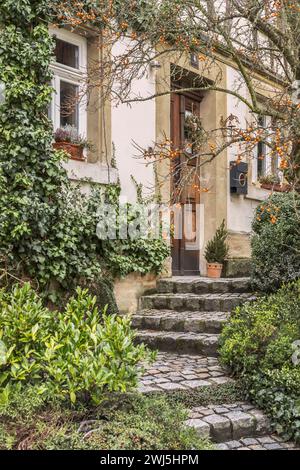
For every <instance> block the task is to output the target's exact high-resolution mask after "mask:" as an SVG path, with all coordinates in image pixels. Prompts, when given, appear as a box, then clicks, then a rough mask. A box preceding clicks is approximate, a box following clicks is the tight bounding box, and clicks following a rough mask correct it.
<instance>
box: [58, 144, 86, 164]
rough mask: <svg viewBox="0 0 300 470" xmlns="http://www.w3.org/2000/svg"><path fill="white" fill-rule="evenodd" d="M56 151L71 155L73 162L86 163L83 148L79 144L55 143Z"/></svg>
mask: <svg viewBox="0 0 300 470" xmlns="http://www.w3.org/2000/svg"><path fill="white" fill-rule="evenodd" d="M53 148H54V149H55V150H64V151H65V152H67V153H68V154H69V155H70V158H72V160H79V161H81V162H82V161H84V155H83V147H82V146H81V145H77V144H71V143H70V142H55V143H54V144H53Z"/></svg>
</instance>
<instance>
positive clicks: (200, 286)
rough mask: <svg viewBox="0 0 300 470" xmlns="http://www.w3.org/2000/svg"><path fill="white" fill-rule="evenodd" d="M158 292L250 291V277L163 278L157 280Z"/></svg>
mask: <svg viewBox="0 0 300 470" xmlns="http://www.w3.org/2000/svg"><path fill="white" fill-rule="evenodd" d="M157 291H158V292H159V293H162V294H163V293H184V292H186V293H193V292H194V293H225V292H228V293H230V292H232V293H243V292H245V293H246V292H251V285H250V278H247V277H245V278H221V279H208V278H201V277H199V278H198V279H197V278H196V279H192V280H190V279H184V278H183V279H173V278H164V279H160V280H158V282H157Z"/></svg>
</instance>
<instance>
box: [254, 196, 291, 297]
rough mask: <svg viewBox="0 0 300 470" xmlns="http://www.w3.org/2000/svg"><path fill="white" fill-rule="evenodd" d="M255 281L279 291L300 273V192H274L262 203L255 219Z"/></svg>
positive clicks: (260, 288)
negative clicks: (279, 288)
mask: <svg viewBox="0 0 300 470" xmlns="http://www.w3.org/2000/svg"><path fill="white" fill-rule="evenodd" d="M252 228H253V232H254V235H253V237H252V283H253V286H254V288H255V289H258V290H262V291H265V292H270V291H275V290H276V289H277V288H278V287H280V286H281V285H282V284H283V283H285V282H289V281H292V280H294V279H298V278H299V277H300V196H299V194H297V193H296V192H291V193H278V194H273V195H272V196H270V197H269V199H268V200H267V201H265V202H263V203H262V204H260V205H259V206H258V208H257V210H256V215H255V218H254V221H253V225H252Z"/></svg>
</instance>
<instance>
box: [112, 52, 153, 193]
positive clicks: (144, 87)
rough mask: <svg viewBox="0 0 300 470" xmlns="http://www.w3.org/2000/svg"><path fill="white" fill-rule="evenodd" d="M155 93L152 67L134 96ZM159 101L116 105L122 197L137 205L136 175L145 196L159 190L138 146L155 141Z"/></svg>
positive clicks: (135, 85)
mask: <svg viewBox="0 0 300 470" xmlns="http://www.w3.org/2000/svg"><path fill="white" fill-rule="evenodd" d="M125 48H126V44H123V43H118V44H117V46H115V47H114V50H113V54H115V55H118V54H120V53H122V51H124V49H125ZM154 94H155V72H154V71H151V68H150V67H149V70H148V73H147V74H146V75H145V76H144V77H141V78H139V79H137V80H134V81H133V83H132V95H133V96H136V97H138V96H139V95H141V96H143V97H147V96H152V95H154ZM155 112H156V107H155V100H154V99H153V100H149V101H143V102H140V103H139V102H134V103H131V104H119V105H118V106H115V105H114V104H112V142H113V147H114V149H115V159H116V166H117V168H118V171H119V177H120V183H121V188H122V196H123V197H124V198H126V199H127V200H128V202H135V200H136V188H135V184H134V183H133V181H132V177H131V176H132V175H133V176H134V178H135V180H136V181H137V183H138V184H142V185H143V193H144V195H145V196H147V195H149V194H151V193H152V192H153V190H154V187H155V174H154V169H153V166H152V165H149V166H146V164H145V161H144V160H143V159H142V158H137V157H138V155H139V152H138V150H137V149H136V148H135V143H136V144H137V145H138V146H140V147H141V148H143V149H147V148H148V147H151V146H152V145H153V143H154V142H155V118H156V116H155Z"/></svg>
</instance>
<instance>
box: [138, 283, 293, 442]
mask: <svg viewBox="0 0 300 470" xmlns="http://www.w3.org/2000/svg"><path fill="white" fill-rule="evenodd" d="M254 298H255V297H254V296H253V295H252V294H251V292H250V286H249V281H248V279H247V278H236V279H217V280H213V279H208V278H200V277H174V278H171V279H162V280H160V281H158V285H157V293H155V294H152V295H145V296H144V297H142V298H141V300H140V305H139V309H138V312H137V313H136V314H135V315H133V318H132V321H133V326H134V328H136V329H137V338H136V341H137V343H145V344H147V345H148V346H149V347H150V348H152V349H157V350H158V351H159V352H158V357H157V361H156V362H155V363H154V364H152V365H151V366H150V367H149V366H148V367H147V368H146V372H145V375H144V376H143V378H142V379H141V383H140V387H139V388H140V391H141V392H144V393H151V392H168V393H172V392H174V391H178V390H181V391H184V390H185V391H187V390H195V389H200V388H201V387H212V386H216V385H221V384H224V383H227V382H230V381H232V379H231V378H230V377H229V376H228V374H227V371H226V369H224V368H223V367H222V366H221V365H220V364H219V363H218V359H217V356H218V340H219V335H220V332H221V330H222V328H223V326H224V324H225V323H226V321H227V320H228V318H229V316H230V312H231V311H232V310H233V309H234V308H235V307H237V306H238V305H241V304H242V303H243V302H245V301H246V300H253V299H254ZM187 424H188V425H189V426H192V427H194V428H195V429H196V430H197V432H198V433H199V435H200V436H203V437H210V438H211V439H212V441H213V442H215V443H216V444H217V447H218V448H219V449H226V450H227V449H255V450H256V449H257V450H258V449H261V450H263V449H285V448H287V449H288V448H295V446H294V445H293V444H290V443H284V442H283V441H282V440H281V439H280V438H279V437H278V436H275V435H271V427H270V423H269V420H268V419H267V417H266V416H265V415H264V414H263V413H262V412H261V411H259V410H257V409H255V407H253V406H252V405H251V404H249V403H235V404H231V405H230V404H224V405H218V406H215V405H214V406H207V407H201V408H194V409H192V410H190V416H189V420H188V422H187Z"/></svg>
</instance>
